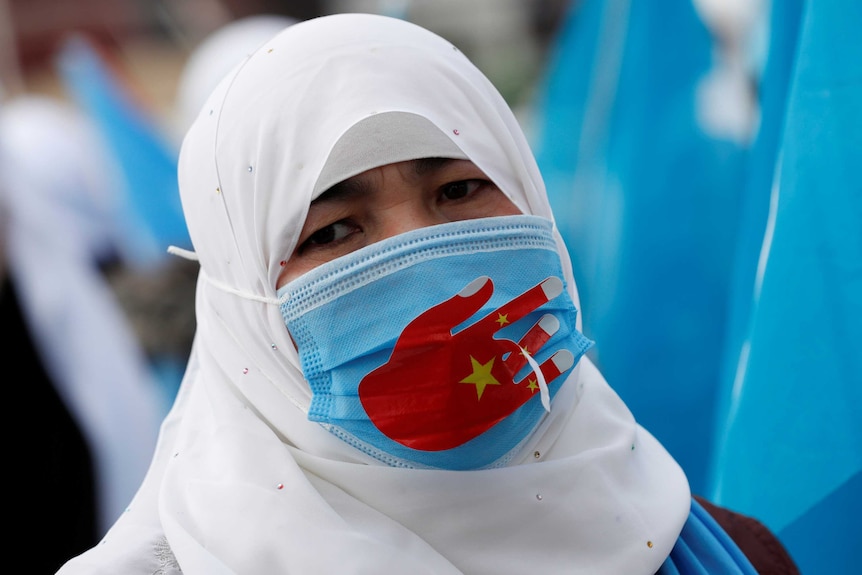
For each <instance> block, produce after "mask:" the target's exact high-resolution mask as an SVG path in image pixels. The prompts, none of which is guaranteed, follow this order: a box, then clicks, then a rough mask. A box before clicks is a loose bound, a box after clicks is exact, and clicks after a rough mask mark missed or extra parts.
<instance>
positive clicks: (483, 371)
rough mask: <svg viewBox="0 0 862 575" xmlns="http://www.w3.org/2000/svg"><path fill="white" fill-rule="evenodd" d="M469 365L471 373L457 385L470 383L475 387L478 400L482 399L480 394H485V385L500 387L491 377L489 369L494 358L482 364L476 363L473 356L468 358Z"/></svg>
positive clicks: (492, 364)
mask: <svg viewBox="0 0 862 575" xmlns="http://www.w3.org/2000/svg"><path fill="white" fill-rule="evenodd" d="M470 363H471V364H472V365H473V373H471V374H470V375H468V376H467V377H465V378H464V379H462V380H461V381H459V382H458V383H472V384H474V385H475V386H476V395H477V396H478V399H482V394H483V393H484V392H485V386H486V385H500V382H499V381H497V379H496V378H495V377H494V376H493V375H491V368H492V367H493V366H494V358H493V357H492V358H491V361H489V362H488V363H485V364H482V363H479V362H478V361H476V359H475V358H473V356H472V355H471V356H470Z"/></svg>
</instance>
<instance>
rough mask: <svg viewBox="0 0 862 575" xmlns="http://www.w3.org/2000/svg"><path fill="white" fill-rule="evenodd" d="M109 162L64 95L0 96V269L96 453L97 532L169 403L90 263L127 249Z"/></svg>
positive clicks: (138, 469) (110, 518)
mask: <svg viewBox="0 0 862 575" xmlns="http://www.w3.org/2000/svg"><path fill="white" fill-rule="evenodd" d="M114 170H115V167H114V166H113V164H112V163H111V160H110V159H109V155H108V154H107V152H106V151H105V149H104V148H103V144H102V141H101V140H100V138H99V135H98V133H97V131H96V129H95V127H94V126H93V125H92V124H91V123H90V122H88V121H87V120H86V118H85V117H84V116H83V115H81V114H80V113H78V112H77V111H76V110H75V109H74V108H71V107H69V106H68V105H66V104H64V103H63V102H61V101H58V100H54V99H52V98H47V97H42V96H21V97H19V98H17V99H15V100H12V101H10V102H6V103H4V104H3V106H2V108H0V173H2V174H3V184H2V186H0V188H2V192H3V193H2V197H0V203H2V211H3V215H4V218H3V228H4V229H3V235H4V240H5V244H6V245H5V249H6V251H7V265H8V268H9V269H8V273H10V274H11V276H12V278H13V281H14V282H15V285H16V289H17V290H18V294H19V298H20V301H21V307H22V310H21V311H22V313H23V316H24V319H25V320H26V322H27V325H28V327H29V329H30V332H31V334H32V336H33V341H34V344H35V345H36V347H37V349H38V353H39V357H40V359H41V360H42V362H43V364H44V366H45V370H46V372H47V373H48V374H49V376H50V378H51V380H52V382H53V383H54V384H55V385H56V388H57V392H58V394H59V395H60V397H61V398H62V399H63V401H64V403H65V405H66V407H67V409H69V411H70V413H71V414H72V416H73V418H74V419H75V421H76V422H77V424H78V425H79V426H80V428H81V431H82V432H83V434H84V437H85V438H86V440H87V443H88V445H89V447H90V450H91V453H92V455H93V459H94V465H95V473H96V478H97V498H98V499H97V501H98V507H99V513H98V516H97V518H98V526H99V529H100V530H101V532H105V531H107V529H108V528H109V527H110V526H111V524H112V523H113V522H114V521H116V519H117V517H119V516H120V515H121V514H122V512H123V510H124V509H125V507H126V505H127V504H128V502H129V499H130V498H131V497H132V495H134V493H135V490H136V489H137V488H138V485H139V484H140V482H141V480H142V479H143V478H144V474H145V472H146V471H147V467H148V465H149V464H150V459H151V457H152V451H153V449H154V447H155V445H156V438H157V433H158V429H159V424H160V422H161V419H162V417H164V414H165V410H166V408H165V400H164V398H163V397H164V396H163V392H162V391H161V389H160V387H159V385H158V383H157V381H156V380H155V378H154V376H153V375H152V372H151V371H150V368H149V366H148V363H147V360H146V357H145V355H144V352H143V350H142V348H141V346H140V344H139V342H138V341H137V339H136V335H135V333H134V332H133V330H132V328H131V325H130V324H129V322H128V319H127V318H126V316H125V314H124V311H123V309H122V308H121V307H120V305H119V303H118V302H117V301H116V299H115V298H114V294H113V292H112V291H111V288H110V286H109V285H108V283H107V282H106V281H105V279H104V277H103V276H102V274H101V272H100V271H99V269H98V267H97V261H98V260H101V259H103V258H105V257H107V256H108V255H109V254H111V253H123V252H124V249H123V235H122V234H121V230H120V229H119V221H120V219H119V217H118V213H119V212H118V201H119V196H118V195H117V194H116V191H115V188H112V185H113V184H115V182H116V181H117V180H115V179H114V177H116V176H117V174H116V173H115V172H114ZM15 385H26V378H25V380H24V381H21V382H19V383H16V384H15Z"/></svg>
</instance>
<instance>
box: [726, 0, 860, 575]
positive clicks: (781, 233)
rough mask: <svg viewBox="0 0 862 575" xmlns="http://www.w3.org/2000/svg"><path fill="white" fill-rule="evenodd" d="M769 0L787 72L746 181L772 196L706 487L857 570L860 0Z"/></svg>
mask: <svg viewBox="0 0 862 575" xmlns="http://www.w3.org/2000/svg"><path fill="white" fill-rule="evenodd" d="M773 4H774V10H775V11H776V12H775V13H774V14H773V25H772V31H773V34H772V38H773V42H772V45H771V49H770V59H774V60H775V61H776V62H784V64H782V67H783V69H784V70H785V73H783V74H781V73H779V74H777V75H775V76H772V77H771V78H772V80H773V81H774V83H772V84H770V83H769V82H766V83H765V84H764V87H763V88H764V95H765V94H766V93H767V90H772V92H773V93H772V96H771V99H770V100H764V112H767V111H770V113H773V114H776V113H777V114H776V116H777V118H778V120H779V121H778V122H776V123H774V124H771V125H769V126H768V129H769V130H771V131H772V133H771V134H770V135H769V137H772V138H774V140H775V142H776V147H775V149H774V153H772V154H765V155H762V156H755V157H754V158H753V162H756V161H759V162H761V164H759V165H758V167H759V169H761V170H766V171H767V172H768V173H769V174H770V175H771V177H770V178H769V179H768V180H767V181H768V185H769V191H768V192H766V191H764V190H763V189H761V190H759V191H756V192H754V193H757V194H760V195H761V197H763V196H764V194H766V195H768V197H769V198H770V200H769V203H768V209H767V214H768V216H767V218H766V220H765V221H757V218H752V222H751V225H754V226H756V231H760V232H762V234H761V235H762V238H763V241H762V247H761V248H760V251H759V259H757V260H756V261H757V266H756V268H755V273H754V274H752V276H753V277H752V280H753V281H752V282H751V283H750V285H748V286H747V288H748V289H745V287H746V286H745V282H740V284H739V285H740V289H739V290H737V291H736V292H735V294H734V295H735V296H736V297H738V298H741V301H739V302H738V303H737V305H736V306H735V309H741V310H744V313H742V314H740V315H741V316H744V317H745V322H744V324H743V325H744V329H742V330H740V333H741V337H740V338H739V342H738V345H737V342H730V343H731V345H730V348H729V349H731V350H732V351H735V352H736V353H730V354H728V359H727V361H728V362H729V365H728V368H727V369H726V373H728V374H731V375H732V381H728V382H727V387H728V392H727V393H728V398H727V401H726V404H727V414H726V417H725V418H723V419H722V420H721V421H720V422H719V423H720V427H719V432H718V435H717V438H718V444H717V445H718V447H717V449H716V460H715V465H714V477H713V478H712V481H713V483H714V491H713V494H712V496H713V499H715V501H716V502H718V503H720V504H723V505H726V506H728V507H731V508H733V509H736V510H738V511H742V512H744V513H747V514H750V515H753V516H755V517H757V518H759V519H760V520H761V521H763V522H764V523H765V524H766V525H767V526H769V527H770V528H771V529H773V530H774V531H776V532H778V534H779V536H780V537H781V538H782V540H783V541H784V542H785V544H786V545H787V547H788V550H789V551H790V553H791V554H792V555H793V557H794V559H795V560H796V561H797V563H798V564H799V567H800V569H801V571H802V572H803V573H830V574H835V573H839V574H840V573H858V572H859V568H858V562H859V561H858V557H857V555H856V550H857V548H858V544H859V542H860V541H862V528H860V527H859V516H860V513H862V417H860V414H862V179H860V177H859V174H858V173H857V172H858V170H859V165H860V158H862V152H860V150H862V42H860V39H859V25H860V23H862V5H860V4H859V3H858V2H852V1H842V0H825V1H824V0H821V1H818V2H804V3H800V2H790V3H788V4H783V3H780V2H779V3H773ZM769 78H770V76H766V77H765V80H768V79H769ZM782 92H783V93H782ZM770 156H772V158H771V159H770ZM752 177H753V178H754V177H756V175H755V174H754V173H752ZM761 180H763V178H761ZM764 185H765V184H764V183H761V184H760V187H761V188H762V187H764ZM749 257H750V254H749ZM749 265H750V264H749Z"/></svg>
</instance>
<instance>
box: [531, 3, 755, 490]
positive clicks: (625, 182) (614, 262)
mask: <svg viewBox="0 0 862 575" xmlns="http://www.w3.org/2000/svg"><path fill="white" fill-rule="evenodd" d="M716 46H717V44H716V41H715V40H714V38H713V36H712V34H711V32H710V30H709V29H708V27H707V26H706V24H705V23H704V21H703V20H702V19H701V17H700V15H699V13H698V12H697V11H696V10H695V7H694V5H693V4H692V3H691V2H678V1H669V0H661V1H657V2H632V1H630V0H584V1H582V2H576V3H574V4H573V5H572V9H571V12H570V13H569V15H568V18H567V21H566V22H565V24H564V26H563V28H562V30H561V32H560V35H559V38H558V43H557V45H556V46H555V47H554V49H553V52H552V60H551V62H550V65H549V69H548V71H547V77H546V78H545V81H544V84H543V85H542V93H541V96H540V98H539V100H538V104H537V108H538V109H537V112H538V113H537V120H536V126H535V130H534V134H535V138H534V140H535V141H534V147H535V149H536V152H537V161H538V162H539V166H540V168H541V170H542V173H543V175H544V177H545V180H546V183H547V187H548V193H549V196H550V200H551V203H552V205H553V207H554V213H555V214H556V215H557V220H558V224H559V227H560V230H561V233H562V234H563V237H564V238H565V240H566V242H567V244H568V245H569V248H570V251H571V252H572V259H573V265H574V268H575V277H576V278H577V280H578V289H579V291H580V295H581V301H582V305H583V315H582V317H583V325H584V332H585V334H586V335H587V336H588V337H590V339H592V340H594V341H595V342H596V345H595V347H594V349H593V351H592V352H591V354H592V355H593V359H594V360H595V361H596V362H597V364H598V365H599V367H600V368H601V369H602V372H603V373H604V374H605V376H606V377H607V379H608V381H609V383H610V385H611V386H612V387H613V388H614V389H615V390H616V391H617V392H618V393H619V394H620V396H621V397H622V398H623V399H624V400H625V402H626V403H627V404H628V406H629V407H630V408H631V410H632V411H633V412H634V415H635V417H636V418H637V419H638V421H639V422H641V423H642V424H643V425H644V426H645V427H646V428H647V429H649V430H650V431H651V432H652V433H653V434H654V435H656V437H658V439H659V440H660V441H661V442H662V443H663V444H664V445H665V446H666V447H667V448H668V450H669V451H670V452H671V454H672V455H673V456H674V457H675V458H676V459H677V460H678V461H679V462H680V464H681V465H682V466H683V468H684V469H685V471H686V473H687V474H688V477H689V480H690V482H691V485H692V488H693V489H694V490H695V491H697V492H701V493H702V492H703V491H704V489H705V488H706V478H707V468H708V464H709V460H710V449H711V448H712V445H713V434H714V406H715V402H716V397H717V392H718V385H719V380H720V378H719V373H720V367H721V358H722V351H723V349H724V346H723V341H724V337H725V328H726V322H727V314H726V303H727V292H728V289H729V285H730V282H731V277H732V273H731V271H732V269H733V257H734V251H735V238H736V234H737V221H738V213H739V209H740V207H739V206H740V203H741V201H742V195H741V191H742V183H743V181H744V180H743V174H744V172H743V169H744V167H745V158H746V154H747V151H748V140H747V139H746V138H745V137H744V136H743V137H738V136H737V135H735V134H732V133H723V132H720V131H716V130H714V129H713V127H714V126H711V125H710V123H709V121H708V118H706V119H705V118H704V115H703V112H704V109H705V105H704V98H705V97H707V96H708V94H709V93H708V88H709V87H710V81H711V79H712V78H713V77H715V75H716V74H717V72H720V71H721V70H720V66H719V64H721V62H717V60H716V59H715V57H714V53H715V51H716ZM645 333H649V334H650V336H649V337H648V338H645V337H644V334H645Z"/></svg>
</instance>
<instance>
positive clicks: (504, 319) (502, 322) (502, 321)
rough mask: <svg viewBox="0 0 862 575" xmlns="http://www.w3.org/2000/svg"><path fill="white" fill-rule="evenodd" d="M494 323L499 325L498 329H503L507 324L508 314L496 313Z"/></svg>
mask: <svg viewBox="0 0 862 575" xmlns="http://www.w3.org/2000/svg"><path fill="white" fill-rule="evenodd" d="M496 321H497V323H499V324H500V327H503V326H504V325H506V324H507V323H509V314H505V315H504V314H502V313H498V314H497V319H496Z"/></svg>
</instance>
